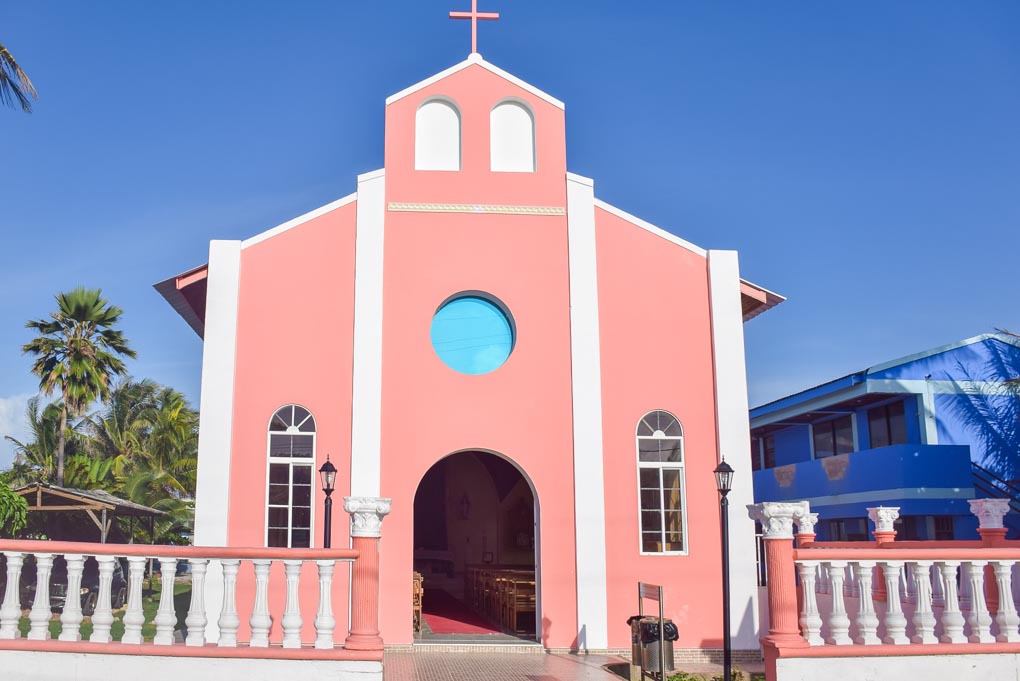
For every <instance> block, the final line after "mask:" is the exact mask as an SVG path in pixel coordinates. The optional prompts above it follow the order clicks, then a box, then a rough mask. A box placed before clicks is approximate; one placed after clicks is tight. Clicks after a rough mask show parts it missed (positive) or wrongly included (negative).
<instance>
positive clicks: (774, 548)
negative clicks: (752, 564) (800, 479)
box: [747, 501, 811, 681]
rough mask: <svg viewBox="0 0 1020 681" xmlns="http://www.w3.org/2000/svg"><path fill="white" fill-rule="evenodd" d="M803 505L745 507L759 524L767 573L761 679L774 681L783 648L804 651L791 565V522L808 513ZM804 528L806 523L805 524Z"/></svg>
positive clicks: (800, 502)
mask: <svg viewBox="0 0 1020 681" xmlns="http://www.w3.org/2000/svg"><path fill="white" fill-rule="evenodd" d="M810 511H811V508H810V507H809V506H808V504H807V502H803V501H797V502H765V503H761V504H753V505H748V507H747V512H748V515H750V516H751V519H752V520H757V521H758V522H760V523H761V526H762V532H763V535H764V536H763V538H764V539H765V565H766V569H767V571H768V580H769V581H768V600H769V602H768V608H769V634H768V636H766V637H765V638H764V639H762V648H763V652H764V653H765V679H766V681H776V660H777V659H778V658H779V654H780V650H781V649H783V648H806V647H807V646H808V642H807V641H805V640H804V637H803V636H801V634H800V625H799V623H798V617H797V615H798V610H797V579H796V573H797V569H796V565H795V563H794V562H793V522H794V520H795V519H797V520H800V519H802V518H804V517H805V516H806V515H807V514H808V513H810ZM805 528H806V523H805Z"/></svg>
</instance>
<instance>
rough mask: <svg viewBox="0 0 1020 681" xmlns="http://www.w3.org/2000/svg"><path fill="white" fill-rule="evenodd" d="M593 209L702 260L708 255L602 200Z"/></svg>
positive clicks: (698, 248)
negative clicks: (610, 214) (597, 209)
mask: <svg viewBox="0 0 1020 681" xmlns="http://www.w3.org/2000/svg"><path fill="white" fill-rule="evenodd" d="M595 207H596V208H601V209H602V210H604V211H606V212H607V213H612V214H613V215H615V216H616V217H618V218H620V219H622V220H626V221H627V222H629V223H631V224H632V225H637V226H638V227H640V228H641V229H643V230H645V231H648V232H651V233H652V234H654V235H656V236H659V237H662V238H663V239H665V240H666V241H669V242H671V243H674V244H676V245H677V246H681V247H683V248H686V249H687V250H688V251H690V252H691V253H695V254H697V255H700V256H701V257H703V258H704V257H705V256H707V255H708V251H706V250H705V249H704V248H702V247H701V246H695V245H694V244H692V243H691V242H690V241H686V240H684V239H681V238H680V237H678V236H677V235H675V234H671V233H669V232H667V231H666V230H664V229H662V228H661V227H656V226H655V225H653V224H652V223H650V222H645V221H644V220H642V219H641V218H639V217H636V216H634V215H631V214H630V213H628V212H626V211H623V210H620V209H619V208H617V207H616V206H612V205H610V204H608V203H606V202H605V201H603V200H602V199H595Z"/></svg>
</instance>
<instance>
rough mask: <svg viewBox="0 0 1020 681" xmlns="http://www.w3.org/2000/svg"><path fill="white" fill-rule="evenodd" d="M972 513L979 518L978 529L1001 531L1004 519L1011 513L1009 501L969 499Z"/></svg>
mask: <svg viewBox="0 0 1020 681" xmlns="http://www.w3.org/2000/svg"><path fill="white" fill-rule="evenodd" d="M967 503H968V504H970V512H971V513H973V514H974V515H976V516H977V519H978V529H981V530H993V529H994V530H1001V529H1002V528H1003V524H1002V519H1003V518H1005V517H1006V514H1007V513H1009V499H968V500H967Z"/></svg>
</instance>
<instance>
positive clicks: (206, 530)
mask: <svg viewBox="0 0 1020 681" xmlns="http://www.w3.org/2000/svg"><path fill="white" fill-rule="evenodd" d="M240 289H241V242H240V241H212V242H210V244H209V281H208V288H207V291H206V297H205V339H204V340H205V344H204V347H203V348H202V400H201V411H200V416H199V434H198V479H197V482H196V490H195V545H196V546H226V545H227V522H228V518H229V510H230V505H229V499H230V493H229V492H230V455H231V446H232V437H233V427H234V420H233V415H234V362H235V358H236V356H237V302H238V294H239V292H240ZM217 568H218V566H217ZM206 585H207V586H206V589H207V595H208V596H209V601H210V604H211V605H210V607H209V610H208V614H209V619H208V624H207V625H206V632H205V636H206V638H207V639H209V640H211V641H215V640H217V639H218V638H219V635H220V631H219V626H218V625H217V620H218V619H219V615H220V613H219V609H220V601H221V599H222V594H223V580H222V572H221V571H220V570H219V569H216V570H213V571H212V572H211V574H209V575H208V581H207V582H206Z"/></svg>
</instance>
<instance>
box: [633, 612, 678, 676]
mask: <svg viewBox="0 0 1020 681" xmlns="http://www.w3.org/2000/svg"><path fill="white" fill-rule="evenodd" d="M639 627H640V629H639V631H640V633H639V636H638V638H639V640H640V641H641V644H640V645H641V658H640V659H641V668H642V669H643V670H644V671H645V672H658V671H659V670H660V669H661V668H662V667H661V666H660V660H662V659H663V658H664V659H665V662H666V671H667V672H671V671H675V670H676V665H675V663H674V658H673V641H675V640H677V638H679V637H678V635H677V629H676V625H675V624H673V620H668V619H667V620H663V629H664V634H665V636H663V638H665V639H666V640H665V641H660V640H659V638H660V636H659V618H658V617H642V618H641V620H640V623H639Z"/></svg>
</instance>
